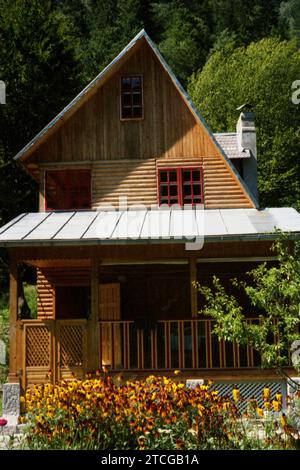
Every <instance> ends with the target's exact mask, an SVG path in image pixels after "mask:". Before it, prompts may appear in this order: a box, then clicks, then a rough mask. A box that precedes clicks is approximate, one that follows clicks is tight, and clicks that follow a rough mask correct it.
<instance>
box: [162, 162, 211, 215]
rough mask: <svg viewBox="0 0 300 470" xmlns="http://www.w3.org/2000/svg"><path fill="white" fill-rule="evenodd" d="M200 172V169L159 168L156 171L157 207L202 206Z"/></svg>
mask: <svg viewBox="0 0 300 470" xmlns="http://www.w3.org/2000/svg"><path fill="white" fill-rule="evenodd" d="M202 172H203V170H202V168H201V167H192V168H184V167H180V168H176V167H175V168H160V169H159V170H158V192H159V193H158V200H159V205H162V204H166V205H168V206H172V205H173V204H179V205H180V206H184V205H191V206H195V205H196V204H203V201H204V197H203V173H202Z"/></svg>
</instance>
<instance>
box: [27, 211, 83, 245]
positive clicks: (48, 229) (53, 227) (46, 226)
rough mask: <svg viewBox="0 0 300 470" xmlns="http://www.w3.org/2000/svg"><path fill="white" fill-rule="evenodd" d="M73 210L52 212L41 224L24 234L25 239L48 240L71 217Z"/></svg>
mask: <svg viewBox="0 0 300 470" xmlns="http://www.w3.org/2000/svg"><path fill="white" fill-rule="evenodd" d="M74 214H75V212H52V213H51V214H50V216H49V217H47V219H45V220H44V221H43V223H42V224H40V225H38V226H37V227H36V228H35V229H34V230H32V232H31V233H29V234H28V235H27V236H26V239H27V240H50V239H51V238H53V237H54V235H56V234H57V232H59V231H60V230H61V229H62V227H64V226H65V225H66V224H67V223H68V222H69V221H70V220H71V218H72V217H73V215H74Z"/></svg>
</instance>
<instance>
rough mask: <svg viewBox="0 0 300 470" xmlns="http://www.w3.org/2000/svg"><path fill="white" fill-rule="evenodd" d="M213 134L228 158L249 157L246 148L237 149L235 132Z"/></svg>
mask: <svg viewBox="0 0 300 470" xmlns="http://www.w3.org/2000/svg"><path fill="white" fill-rule="evenodd" d="M214 136H215V139H216V141H217V142H218V144H219V145H220V147H222V149H223V150H224V152H225V153H226V155H227V157H228V158H230V159H235V158H250V151H249V150H248V149H245V150H243V151H242V152H241V151H240V150H239V147H238V142H237V134H236V132H225V133H218V134H214Z"/></svg>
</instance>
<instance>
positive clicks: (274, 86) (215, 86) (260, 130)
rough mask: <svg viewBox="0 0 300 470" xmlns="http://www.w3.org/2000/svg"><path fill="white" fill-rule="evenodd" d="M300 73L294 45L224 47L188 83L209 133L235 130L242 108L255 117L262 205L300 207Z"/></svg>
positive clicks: (299, 53) (275, 42)
mask: <svg viewBox="0 0 300 470" xmlns="http://www.w3.org/2000/svg"><path fill="white" fill-rule="evenodd" d="M299 70H300V50H299V48H298V47H297V45H296V43H295V42H294V41H280V40H279V39H263V40H261V41H259V42H257V43H253V44H251V45H249V46H248V47H239V48H235V47H234V44H233V43H228V44H227V45H226V47H224V48H223V49H220V50H217V51H216V52H215V53H214V54H213V55H212V56H211V57H210V59H209V60H208V62H207V63H206V65H205V67H204V69H203V70H202V71H200V72H198V73H196V74H194V75H193V77H192V78H191V80H190V83H189V92H190V95H191V97H192V99H193V100H194V102H195V104H196V105H197V107H198V109H199V111H200V112H201V114H202V115H203V117H204V118H205V119H206V120H207V121H208V124H209V125H210V127H211V128H212V129H213V130H214V131H219V132H222V131H223V132H228V131H234V130H235V126H236V121H237V118H238V113H237V111H236V108H237V107H238V106H239V105H241V104H242V103H251V104H252V105H253V107H254V111H255V113H256V126H257V138H258V139H257V144H258V170H259V176H258V187H259V193H260V198H261V203H262V205H265V204H268V205H270V206H278V205H279V206H282V205H292V206H294V207H295V208H298V209H299V208H300V180H299V175H300V158H299V154H300V113H299V106H296V105H295V104H293V102H292V88H291V87H292V83H293V82H294V81H295V80H296V79H297V78H298V76H299Z"/></svg>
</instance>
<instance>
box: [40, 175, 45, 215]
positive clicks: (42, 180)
mask: <svg viewBox="0 0 300 470" xmlns="http://www.w3.org/2000/svg"><path fill="white" fill-rule="evenodd" d="M39 208H40V212H44V211H45V210H46V194H45V172H44V171H40V189H39Z"/></svg>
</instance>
